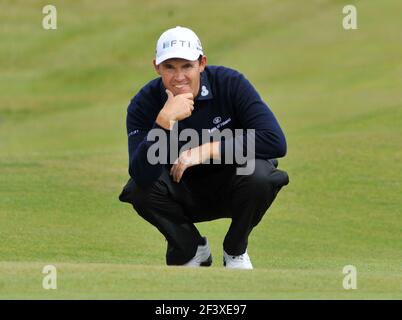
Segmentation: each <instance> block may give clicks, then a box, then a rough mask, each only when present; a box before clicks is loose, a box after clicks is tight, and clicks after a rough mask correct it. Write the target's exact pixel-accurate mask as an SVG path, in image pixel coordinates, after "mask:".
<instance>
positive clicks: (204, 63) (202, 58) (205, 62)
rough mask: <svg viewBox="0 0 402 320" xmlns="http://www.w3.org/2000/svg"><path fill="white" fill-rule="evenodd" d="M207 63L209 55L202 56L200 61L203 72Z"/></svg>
mask: <svg viewBox="0 0 402 320" xmlns="http://www.w3.org/2000/svg"><path fill="white" fill-rule="evenodd" d="M206 65H207V56H206V55H203V56H202V57H201V62H200V71H201V72H203V71H204V69H205V66H206Z"/></svg>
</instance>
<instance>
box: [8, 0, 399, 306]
mask: <svg viewBox="0 0 402 320" xmlns="http://www.w3.org/2000/svg"><path fill="white" fill-rule="evenodd" d="M228 3H229V2H226V1H213V0H205V1H202V2H198V1H162V0H160V1H143V2H140V1H128V0H126V1H125V0H114V1H107V0H99V1H89V0H86V1H61V0H54V1H52V4H54V5H56V7H57V10H58V29H57V30H51V31H45V30H44V29H43V28H42V18H43V16H44V15H43V14H42V8H43V6H44V5H46V4H48V2H46V1H22V0H21V1H11V0H2V1H1V2H0V298H1V299H15V298H22V299H65V298H67V299H81V298H85V299H100V298H103V299H108V298H112V299H114V298H119V299H157V298H158V299H277V298H279V299H401V298H402V250H401V249H402V236H401V235H402V232H401V229H402V228H401V226H402V94H401V91H402V90H401V88H402V33H401V29H402V22H401V21H402V20H401V12H402V3H401V1H399V0H385V1H374V0H366V1H346V2H345V1H335V0H334V1H330V0H327V1H326V0H321V1H318V0H316V1H308V3H304V2H303V3H302V2H301V1H300V2H299V1H257V0H255V1H231V2H230V5H229V4H228ZM350 3H352V4H354V5H356V7H357V10H358V16H357V18H358V29H357V30H352V31H345V30H344V29H343V28H342V19H343V16H344V15H343V14H342V8H343V6H344V5H346V4H350ZM176 25H181V26H188V27H190V28H192V29H193V30H194V31H195V32H196V33H197V34H198V35H199V36H200V38H201V40H202V42H203V46H204V50H205V53H206V55H207V56H208V63H209V64H216V65H219V64H223V65H226V66H229V67H232V68H235V69H238V70H240V71H241V72H243V73H244V74H245V75H246V77H247V78H248V79H249V80H250V81H251V82H252V83H253V84H254V85H255V87H256V88H257V89H258V90H259V92H260V93H261V95H262V96H263V98H264V99H265V100H266V101H267V102H268V104H269V105H270V107H271V108H272V110H273V111H274V113H275V114H276V116H277V118H278V119H279V121H280V123H281V125H282V127H283V129H284V131H285V134H286V135H287V139H288V155H287V157H286V158H284V159H282V160H281V161H280V167H281V168H283V169H285V170H286V171H288V173H289V176H290V179H291V183H290V184H289V186H287V187H286V188H285V189H283V190H282V191H281V193H280V194H279V196H278V198H277V201H276V202H275V203H274V205H273V206H272V207H271V209H270V210H269V212H268V214H267V215H266V216H265V217H264V219H263V221H262V222H261V223H260V225H259V226H258V227H257V228H256V229H255V230H254V232H253V234H252V236H251V237H250V245H249V253H250V256H251V258H252V261H253V264H254V267H255V270H253V271H252V272H241V271H240V272H239V271H230V270H225V269H224V268H223V267H222V241H223V238H224V236H225V233H226V230H227V228H228V225H229V220H219V221H215V222H212V223H203V224H199V225H198V226H199V229H200V230H201V232H202V233H203V234H205V235H207V236H208V239H209V241H210V243H211V246H212V254H213V257H214V264H213V267H211V268H208V269H185V268H179V267H166V266H165V258H164V255H165V248H166V242H165V240H164V239H163V238H162V236H161V235H160V234H159V232H158V231H157V230H156V229H154V228H153V227H152V226H150V225H149V224H148V223H146V222H145V221H143V220H142V219H141V218H140V217H138V216H137V215H136V213H135V212H134V211H133V210H132V208H131V207H130V206H129V205H127V204H123V203H121V202H119V201H118V198H117V197H118V195H119V193H120V190H121V187H122V186H123V185H124V183H125V181H126V180H127V178H128V173H127V145H126V139H127V138H126V133H125V113H126V107H127V105H128V102H129V100H130V99H131V97H132V96H133V95H134V94H135V93H136V92H137V91H138V90H139V89H140V88H141V87H142V85H144V84H145V83H146V82H147V81H148V80H150V79H152V78H154V77H156V74H155V73H154V71H153V69H152V64H151V61H152V58H153V54H154V50H155V43H156V40H157V38H158V36H159V35H160V33H161V32H162V31H164V30H165V29H167V28H170V27H174V26H176ZM49 264H50V265H54V266H56V267H57V270H58V283H57V284H58V289H57V290H44V289H43V288H42V279H43V277H44V275H43V274H42V273H41V272H42V268H43V267H44V266H45V265H49ZM345 265H353V266H355V267H356V268H357V286H358V289H357V290H344V289H343V287H342V281H343V277H344V274H343V273H342V269H343V267H344V266H345Z"/></svg>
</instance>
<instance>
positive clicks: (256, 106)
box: [220, 73, 287, 162]
mask: <svg viewBox="0 0 402 320" xmlns="http://www.w3.org/2000/svg"><path fill="white" fill-rule="evenodd" d="M231 98H232V101H233V105H234V110H235V113H236V117H237V119H238V120H239V122H240V125H241V127H242V128H244V129H254V135H253V134H252V133H250V132H249V133H248V134H247V133H246V132H243V133H242V134H241V135H237V136H235V137H234V138H233V139H228V140H226V141H223V142H222V143H221V146H220V151H221V157H224V156H227V155H226V154H225V153H226V147H227V146H230V147H231V148H233V149H232V150H234V152H233V154H234V157H235V158H234V159H233V160H234V161H235V162H236V159H239V158H241V156H240V157H239V154H240V153H242V154H244V153H246V152H245V151H246V150H247V152H248V154H250V152H252V151H254V152H255V158H265V159H272V158H280V157H283V156H285V154H286V151H287V145H286V138H285V135H284V134H283V131H282V129H281V127H280V125H279V123H278V121H277V119H276V118H275V116H274V114H273V113H272V111H271V110H270V109H269V107H268V106H267V105H266V104H265V103H264V101H262V99H261V97H260V96H259V94H258V93H257V91H256V90H255V89H254V87H253V86H252V85H251V83H250V82H249V81H248V80H247V79H245V78H244V76H243V75H241V74H240V73H239V74H238V75H237V76H236V78H235V79H234V81H233V82H232V83H231ZM252 143H254V147H255V150H250V146H251V144H252ZM236 155H237V157H236Z"/></svg>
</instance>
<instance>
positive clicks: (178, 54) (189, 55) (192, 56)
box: [155, 51, 202, 65]
mask: <svg viewBox="0 0 402 320" xmlns="http://www.w3.org/2000/svg"><path fill="white" fill-rule="evenodd" d="M200 54H202V52H195V53H189V52H180V51H176V52H169V53H167V54H164V55H163V56H160V57H157V58H156V59H155V63H156V65H158V64H160V63H162V62H163V61H165V60H168V59H173V58H179V59H185V60H189V61H195V60H197V59H198V57H199V56H200Z"/></svg>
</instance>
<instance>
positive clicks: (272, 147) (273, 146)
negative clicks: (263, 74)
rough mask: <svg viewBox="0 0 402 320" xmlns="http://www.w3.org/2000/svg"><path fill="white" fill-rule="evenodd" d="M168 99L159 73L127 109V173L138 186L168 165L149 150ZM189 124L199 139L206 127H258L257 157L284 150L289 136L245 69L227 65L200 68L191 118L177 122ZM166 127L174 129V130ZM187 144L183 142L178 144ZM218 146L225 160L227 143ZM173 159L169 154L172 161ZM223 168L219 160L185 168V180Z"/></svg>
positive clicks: (239, 140) (274, 155)
mask: <svg viewBox="0 0 402 320" xmlns="http://www.w3.org/2000/svg"><path fill="white" fill-rule="evenodd" d="M166 100H167V94H166V92H165V87H164V85H163V83H162V79H161V78H157V79H154V80H152V81H150V82H149V83H148V84H147V85H145V86H144V87H143V88H142V89H141V90H140V91H139V92H138V94H137V95H135V96H134V98H133V99H132V100H131V103H130V105H129V106H128V109H127V134H128V152H129V174H130V176H131V177H132V178H133V179H134V181H135V182H136V183H137V184H138V185H140V186H144V187H146V186H149V185H151V184H152V183H153V182H155V181H156V180H157V179H158V178H159V177H160V175H161V173H162V170H163V167H164V166H168V167H169V166H170V165H168V164H160V163H158V164H150V163H149V162H148V160H147V152H148V149H149V148H150V147H151V146H152V145H153V144H154V143H158V142H154V141H153V140H148V139H147V134H148V132H149V131H150V130H151V129H153V128H159V129H162V128H161V127H160V126H159V125H158V124H157V123H156V122H155V120H156V117H157V116H158V114H159V112H160V110H161V109H162V107H163V106H164V104H165V102H166ZM186 128H192V129H195V130H196V131H197V132H198V134H199V137H200V139H199V140H200V144H201V130H202V129H204V130H205V129H210V131H211V132H212V131H216V130H224V129H226V128H228V129H230V130H232V131H233V132H235V129H254V130H255V158H261V159H272V158H279V157H283V156H285V154H286V139H285V136H284V134H283V132H282V129H281V128H280V126H279V123H278V121H277V120H276V118H275V116H274V114H273V113H272V111H271V110H270V109H269V107H268V106H267V105H266V104H265V103H264V101H262V99H261V97H260V95H259V94H258V93H257V91H256V90H255V89H254V87H253V86H252V85H251V83H250V82H249V81H248V80H247V79H246V78H245V77H244V76H243V75H242V74H241V73H239V72H237V71H235V70H233V69H229V68H226V67H222V66H207V67H206V68H205V70H204V71H203V72H202V73H201V83H200V91H199V94H198V95H197V97H195V99H194V111H193V113H192V114H191V116H190V117H188V118H186V119H184V120H181V121H179V122H178V132H179V133H180V132H181V131H182V130H183V129H186ZM163 130H164V129H163ZM164 131H165V132H166V133H167V134H170V131H168V130H164ZM212 140H213V139H212ZM232 140H233V141H232V143H233V145H236V146H238V145H239V143H240V145H241V144H243V146H244V148H247V139H243V137H239V136H237V137H235V138H233V139H232ZM227 143H228V142H227ZM183 144H184V143H181V144H180V143H179V146H180V145H183ZM235 150H236V152H237V151H238V150H237V149H235ZM220 151H221V158H222V159H224V157H225V143H223V142H222V143H221V145H220ZM234 158H235V157H234ZM174 160H175V159H172V160H170V159H169V163H171V162H170V161H174ZM234 160H235V159H234ZM221 168H222V165H219V164H202V165H197V166H193V167H191V168H188V169H187V170H186V171H185V172H184V174H183V179H185V178H190V179H196V177H198V176H203V177H205V176H206V175H208V174H211V173H212V174H213V172H216V170H220V169H221Z"/></svg>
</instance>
